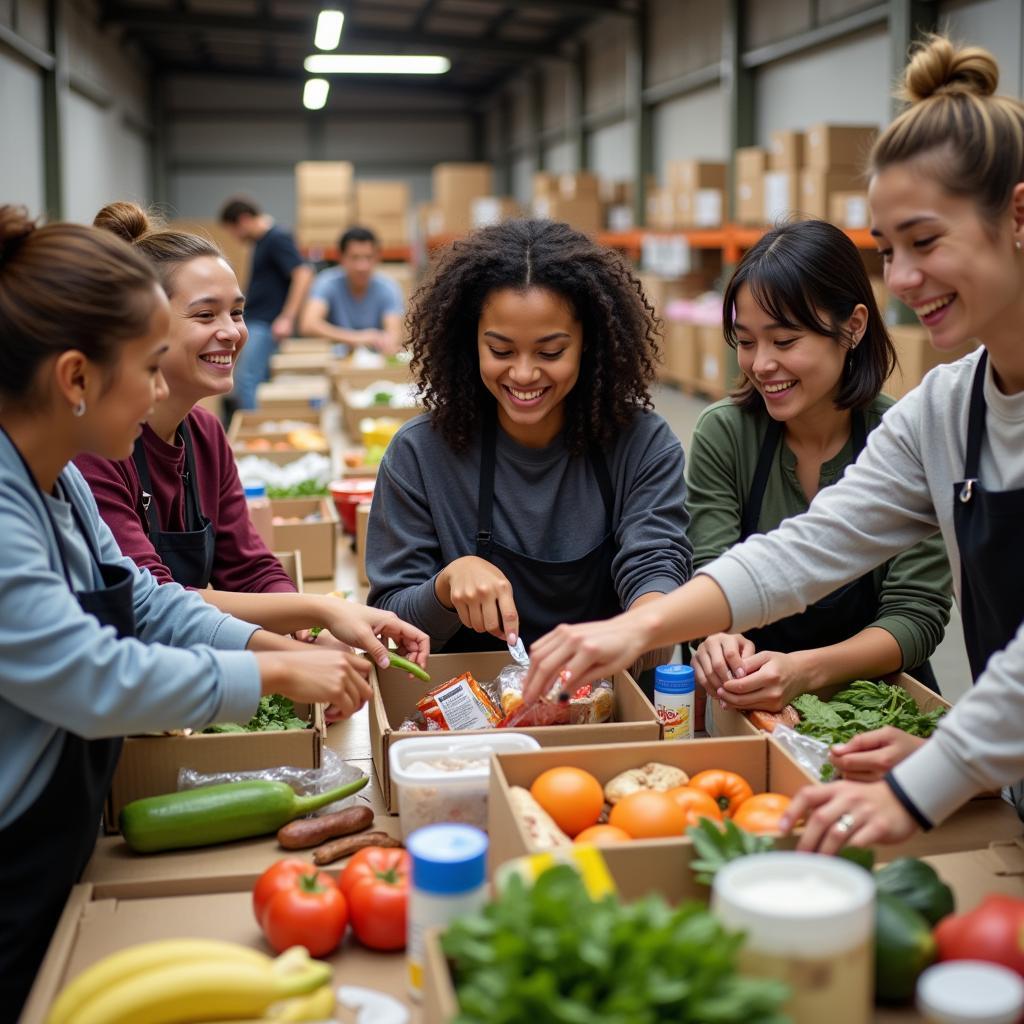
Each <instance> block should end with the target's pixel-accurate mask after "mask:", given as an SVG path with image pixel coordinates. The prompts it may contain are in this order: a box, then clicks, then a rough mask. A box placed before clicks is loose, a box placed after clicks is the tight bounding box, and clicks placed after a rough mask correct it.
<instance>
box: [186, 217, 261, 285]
mask: <svg viewBox="0 0 1024 1024" xmlns="http://www.w3.org/2000/svg"><path fill="white" fill-rule="evenodd" d="M167 229H168V230H169V231H186V232H188V233H189V234H193V235H199V236H200V237H201V238H209V239H211V240H212V241H213V242H214V243H215V244H216V246H217V248H218V249H220V251H221V252H222V253H224V256H225V257H226V258H227V261H228V263H230V264H231V267H232V269H233V270H234V272H235V275H236V276H237V277H238V280H239V283H240V284H241V285H242V286H243V287H246V282H247V281H248V280H249V267H250V265H251V263H252V246H251V245H249V244H248V243H247V242H241V241H239V240H238V239H237V238H236V237H235V236H234V235H233V234H232V233H231V231H230V230H229V229H228V227H227V225H226V224H221V222H220V221H218V220H172V221H168V223H167Z"/></svg>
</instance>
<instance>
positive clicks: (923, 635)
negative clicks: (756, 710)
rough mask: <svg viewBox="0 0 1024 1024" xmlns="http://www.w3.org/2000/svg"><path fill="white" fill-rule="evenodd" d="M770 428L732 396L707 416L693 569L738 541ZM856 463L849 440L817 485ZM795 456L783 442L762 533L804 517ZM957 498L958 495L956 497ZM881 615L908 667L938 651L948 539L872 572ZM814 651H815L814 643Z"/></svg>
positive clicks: (872, 416)
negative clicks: (733, 399) (738, 403)
mask: <svg viewBox="0 0 1024 1024" xmlns="http://www.w3.org/2000/svg"><path fill="white" fill-rule="evenodd" d="M891 405H893V400H892V399H891V398H888V397H887V396H885V395H879V396H878V397H877V398H876V399H875V400H874V401H873V402H872V403H871V405H869V406H868V407H867V408H866V409H865V410H864V421H865V427H866V428H867V431H868V433H870V432H871V431H872V430H874V428H875V427H876V426H878V424H879V422H880V421H881V419H882V414H883V413H884V412H885V411H886V410H887V409H888V408H889V407H890V406H891ZM767 424H768V413H767V412H766V411H765V409H764V407H763V406H761V407H758V408H755V409H752V410H746V409H741V408H740V407H739V406H737V405H735V404H734V403H733V401H732V400H731V399H728V398H726V399H723V400H722V401H720V402H715V403H714V405H711V406H709V407H708V408H707V409H705V410H704V412H703V413H701V416H700V419H698V420H697V426H696V428H695V430H694V435H693V441H692V442H691V445H690V451H689V459H688V462H687V470H686V483H687V490H688V505H689V509H690V515H691V517H692V518H691V522H690V541H691V543H692V544H693V567H694V569H699V568H701V567H702V566H705V565H707V564H708V563H709V562H711V561H713V560H714V559H715V558H717V557H718V556H719V555H721V554H723V553H724V552H725V551H727V550H728V549H729V548H731V547H732V546H733V545H734V544H735V543H736V542H737V541H738V540H739V539H740V528H741V524H742V519H743V508H744V505H745V504H746V501H747V498H748V496H749V494H750V488H751V485H752V484H753V481H754V470H755V468H756V466H757V458H758V454H759V453H760V450H761V443H762V441H763V440H764V436H765V431H766V429H767ZM852 460H853V439H852V437H851V438H849V439H848V440H847V442H846V444H845V445H843V448H842V450H841V451H840V452H839V454H838V455H836V456H835V457H834V458H832V459H829V460H828V461H827V462H825V463H823V464H822V467H821V476H820V478H819V481H818V485H819V488H825V487H827V486H828V485H829V484H832V483H835V482H836V480H838V479H839V478H840V477H841V476H842V475H843V471H844V470H845V469H846V467H847V466H848V465H849V464H850V462H851V461H852ZM796 464H797V462H796V456H795V455H794V454H793V452H792V450H791V449H790V447H789V445H788V444H787V443H786V440H785V437H783V439H782V442H781V443H780V444H779V446H778V448H777V450H776V452H775V459H774V462H773V465H772V472H771V474H770V475H769V478H768V483H767V486H766V488H765V493H764V500H763V501H762V503H761V515H760V518H759V519H758V524H757V528H758V530H759V531H761V532H762V533H767V532H768V531H769V530H773V529H774V528H775V527H776V526H778V525H779V523H781V522H782V521H783V520H784V519H788V518H789V517H790V516H795V515H799V514H800V513H801V512H806V511H807V508H808V504H809V503H808V501H807V497H806V495H805V494H804V492H803V489H802V488H801V486H800V482H799V480H798V479H797V475H796ZM950 500H951V501H952V495H950ZM873 576H874V579H875V589H876V592H877V593H878V615H877V618H876V619H875V621H874V622H872V623H871V625H873V626H878V627H880V628H882V629H884V630H887V631H888V632H889V633H891V634H892V635H893V636H894V637H895V638H896V642H897V643H898V644H899V645H900V650H901V651H902V652H903V667H904V668H915V667H916V666H918V665H920V664H921V663H922V662H924V661H926V660H927V659H928V658H929V657H930V656H931V654H932V652H933V651H934V650H935V648H936V646H938V643H939V641H940V640H941V639H942V634H943V632H944V631H945V628H946V623H947V622H948V621H949V606H950V602H951V598H950V585H951V577H950V571H949V563H948V561H947V559H946V549H945V546H944V544H943V543H942V538H941V537H940V536H939V535H938V534H937V533H936V535H935V536H934V537H930V538H929V539H928V540H924V541H921V542H920V543H918V544H916V545H915V546H914V547H912V548H910V549H909V550H907V551H905V552H903V553H902V554H900V555H897V556H896V557H895V558H893V559H891V560H890V561H888V562H884V563H883V564H882V565H880V566H878V567H877V568H876V569H875V570H874V571H873ZM808 639H809V642H808V645H807V646H808V647H809V648H810V647H814V646H815V645H814V643H813V641H811V639H810V638H808Z"/></svg>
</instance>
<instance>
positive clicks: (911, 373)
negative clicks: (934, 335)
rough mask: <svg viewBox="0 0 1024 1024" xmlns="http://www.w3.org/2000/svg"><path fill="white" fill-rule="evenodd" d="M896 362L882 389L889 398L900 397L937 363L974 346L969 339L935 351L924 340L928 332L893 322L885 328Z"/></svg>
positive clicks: (948, 359) (947, 361)
mask: <svg viewBox="0 0 1024 1024" xmlns="http://www.w3.org/2000/svg"><path fill="white" fill-rule="evenodd" d="M889 336H890V337H891V338H892V343H893V345H894V346H895V347H896V358H897V359H898V360H899V363H898V365H897V367H896V369H895V370H893V373H892V376H891V377H890V378H889V379H888V380H887V381H886V382H885V385H884V387H883V388H882V391H883V392H884V393H885V394H887V395H891V396H892V397H893V398H902V397H903V396H904V395H905V394H907V392H909V391H913V390H914V388H916V387H917V386H918V384H920V383H921V381H922V380H923V379H924V376H925V374H926V373H928V371H929V370H932V369H934V368H935V367H936V366H939V365H940V364H941V363H953V362H956V360H958V359H962V358H963V357H964V356H966V355H969V354H970V353H971V352H973V351H974V349H975V348H977V344H976V343H975V342H973V341H969V342H966V343H965V344H963V345H961V346H960V347H959V348H956V349H950V350H943V351H941V352H940V351H939V350H938V349H936V348H935V347H933V346H932V344H931V342H930V341H929V340H928V331H927V330H926V329H925V328H924V327H921V326H919V325H916V324H896V325H893V326H891V327H890V328H889Z"/></svg>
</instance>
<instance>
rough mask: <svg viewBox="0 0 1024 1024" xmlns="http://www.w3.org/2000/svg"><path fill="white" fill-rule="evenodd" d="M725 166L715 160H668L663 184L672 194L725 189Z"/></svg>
mask: <svg viewBox="0 0 1024 1024" xmlns="http://www.w3.org/2000/svg"><path fill="white" fill-rule="evenodd" d="M726 174H727V167H726V165H725V164H724V163H723V162H721V161H717V160H669V162H668V165H667V168H666V173H665V183H666V184H667V185H668V188H669V190H670V191H673V192H696V191H697V190H698V189H702V188H709V189H720V190H722V191H724V190H725V187H726Z"/></svg>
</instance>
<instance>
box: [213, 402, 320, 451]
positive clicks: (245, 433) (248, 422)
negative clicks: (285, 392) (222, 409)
mask: <svg viewBox="0 0 1024 1024" xmlns="http://www.w3.org/2000/svg"><path fill="white" fill-rule="evenodd" d="M284 419H285V417H283V416H279V415H278V414H277V413H275V412H261V411H258V410H255V409H237V410H236V411H235V413H234V414H233V415H232V417H231V423H230V424H229V425H228V440H229V441H231V442H232V443H234V442H235V441H238V440H241V439H243V438H250V437H262V436H264V435H265V434H267V433H268V431H267V430H266V429H265V424H268V423H269V424H272V425H276V424H278V423H281V422H282V421H283V420H284ZM287 419H289V420H292V421H294V422H296V423H306V424H309V426H310V427H313V428H314V429H315V430H320V429H321V415H320V413H319V412H311V411H310V410H308V409H307V410H306V411H305V412H302V413H298V414H296V415H295V416H289V417H287ZM269 433H274V431H269Z"/></svg>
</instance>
